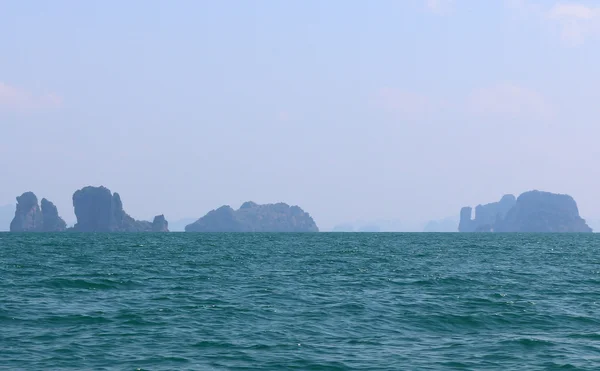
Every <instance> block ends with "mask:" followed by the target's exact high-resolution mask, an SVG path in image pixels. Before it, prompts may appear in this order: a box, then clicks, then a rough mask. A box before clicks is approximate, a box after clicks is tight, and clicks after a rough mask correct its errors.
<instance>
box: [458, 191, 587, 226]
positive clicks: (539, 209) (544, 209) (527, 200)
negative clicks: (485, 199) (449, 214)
mask: <svg viewBox="0 0 600 371" xmlns="http://www.w3.org/2000/svg"><path fill="white" fill-rule="evenodd" d="M470 215H471V208H469V207H466V208H463V209H461V213H460V216H461V220H460V226H459V231H460V232H539V233H543V232H591V231H592V229H591V228H590V227H589V226H588V225H587V224H586V223H585V220H583V219H582V218H581V217H580V216H579V210H578V208H577V203H576V202H575V200H574V199H573V198H572V197H571V196H569V195H564V194H555V193H550V192H541V191H529V192H525V193H523V194H521V195H520V196H519V198H517V199H515V198H514V196H512V195H507V196H504V197H503V198H502V200H500V202H497V203H493V204H487V205H480V206H478V207H477V208H476V209H475V219H473V220H472V219H471V217H470Z"/></svg>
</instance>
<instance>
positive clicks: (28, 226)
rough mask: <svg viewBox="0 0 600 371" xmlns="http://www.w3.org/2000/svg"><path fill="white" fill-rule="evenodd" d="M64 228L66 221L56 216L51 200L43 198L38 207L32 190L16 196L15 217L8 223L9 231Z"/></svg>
mask: <svg viewBox="0 0 600 371" xmlns="http://www.w3.org/2000/svg"><path fill="white" fill-rule="evenodd" d="M66 228H67V223H65V221H64V220H63V219H62V218H61V217H60V216H58V210H57V208H56V206H54V204H53V203H52V202H50V201H48V200H46V199H45V198H43V199H42V207H41V209H40V206H39V204H38V199H37V196H36V195H35V194H34V193H33V192H25V193H23V194H22V195H21V196H19V197H17V209H16V211H15V217H14V218H13V220H12V222H11V223H10V231H11V232H61V231H64V230H65V229H66Z"/></svg>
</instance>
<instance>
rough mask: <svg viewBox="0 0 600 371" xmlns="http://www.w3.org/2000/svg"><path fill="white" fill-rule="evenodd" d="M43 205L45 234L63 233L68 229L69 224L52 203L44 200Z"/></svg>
mask: <svg viewBox="0 0 600 371" xmlns="http://www.w3.org/2000/svg"><path fill="white" fill-rule="evenodd" d="M41 205H42V218H43V225H44V227H43V230H44V232H62V231H64V230H66V229H67V223H65V221H64V220H63V218H61V217H60V216H59V215H58V209H57V208H56V206H54V204H53V203H52V202H50V201H48V200H47V199H45V198H42V203H41Z"/></svg>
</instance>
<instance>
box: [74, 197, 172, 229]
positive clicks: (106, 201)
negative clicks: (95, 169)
mask: <svg viewBox="0 0 600 371" xmlns="http://www.w3.org/2000/svg"><path fill="white" fill-rule="evenodd" d="M73 207H74V208H75V216H76V217H77V223H76V224H75V226H74V227H73V230H74V231H77V232H151V231H152V230H153V224H152V223H150V222H147V221H138V220H135V219H133V218H132V217H131V216H129V214H127V213H126V212H125V210H123V202H122V201H121V196H120V195H119V194H118V193H116V192H115V193H114V194H113V193H112V192H111V191H110V190H109V189H108V188H106V187H103V186H100V187H91V186H88V187H84V188H82V189H80V190H78V191H77V192H75V193H74V194H73ZM165 222H166V221H165Z"/></svg>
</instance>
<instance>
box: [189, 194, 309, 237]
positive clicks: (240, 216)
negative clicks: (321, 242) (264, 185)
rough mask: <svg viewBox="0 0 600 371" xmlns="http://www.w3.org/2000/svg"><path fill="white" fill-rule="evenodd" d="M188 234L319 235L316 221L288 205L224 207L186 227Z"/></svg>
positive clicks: (299, 209)
mask: <svg viewBox="0 0 600 371" xmlns="http://www.w3.org/2000/svg"><path fill="white" fill-rule="evenodd" d="M185 231H186V232H318V231H319V228H317V225H316V224H315V222H314V220H313V218H312V217H311V216H310V215H309V214H308V213H306V212H304V211H303V210H302V209H301V208H300V207H298V206H289V205H287V204H285V203H277V204H267V205H258V204H256V203H254V202H250V201H249V202H246V203H244V204H243V205H242V206H241V207H240V208H239V210H233V209H232V208H231V207H229V206H222V207H220V208H218V209H216V210H212V211H210V212H209V213H208V214H206V215H205V216H204V217H202V218H200V219H198V220H197V221H196V222H194V223H192V224H190V225H188V226H186V227H185Z"/></svg>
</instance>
